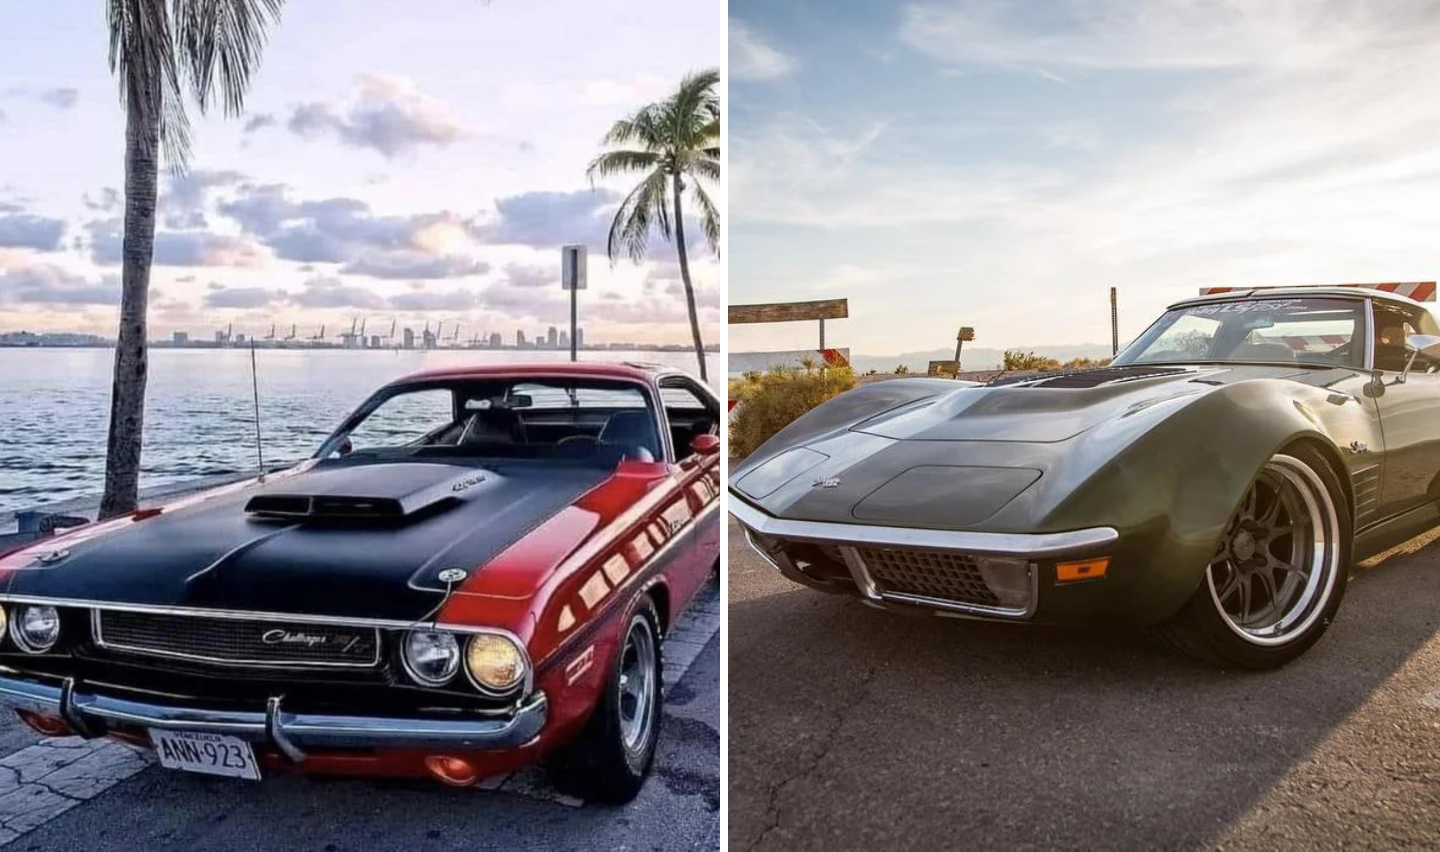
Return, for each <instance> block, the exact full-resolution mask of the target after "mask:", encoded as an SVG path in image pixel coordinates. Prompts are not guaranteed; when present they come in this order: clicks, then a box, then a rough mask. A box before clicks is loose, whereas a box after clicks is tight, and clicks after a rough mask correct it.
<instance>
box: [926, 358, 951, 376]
mask: <svg viewBox="0 0 1440 852" xmlns="http://www.w3.org/2000/svg"><path fill="white" fill-rule="evenodd" d="M925 375H927V376H953V375H955V362H954V361H931V362H930V366H929V367H927V368H926V369H925Z"/></svg>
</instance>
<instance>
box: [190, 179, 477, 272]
mask: <svg viewBox="0 0 1440 852" xmlns="http://www.w3.org/2000/svg"><path fill="white" fill-rule="evenodd" d="M216 209H217V210H218V211H219V212H220V214H221V215H224V216H227V217H229V218H231V219H234V220H235V221H236V222H238V223H239V224H240V226H241V228H242V229H243V230H244V231H245V232H246V233H248V234H251V235H253V236H255V237H256V238H258V239H259V240H260V242H262V243H263V244H264V245H266V246H268V247H270V248H271V249H272V250H273V251H274V252H275V254H276V255H277V256H278V257H280V258H281V259H284V260H294V261H300V262H302V263H342V264H345V266H344V267H343V268H342V270H341V271H342V272H346V273H353V274H358V275H369V276H372V277H376V278H390V279H403V278H430V279H434V278H459V277H464V276H467V275H480V274H484V273H485V272H486V271H488V270H489V265H488V264H485V263H483V262H481V261H478V260H475V259H474V258H471V257H467V256H463V255H458V254H454V253H453V252H448V251H446V250H445V249H446V246H447V245H449V244H452V243H453V242H454V240H455V239H463V238H464V237H465V229H464V224H463V222H462V221H461V219H460V217H459V216H456V215H454V214H452V213H443V212H442V213H419V214H413V215H407V216H377V215H375V214H374V213H373V212H372V211H371V210H370V206H369V205H368V204H366V203H365V202H363V201H360V200H359V199H355V198H343V197H340V198H326V199H321V200H317V201H293V200H291V198H290V196H289V191H288V189H287V187H285V186H284V185H283V184H263V185H255V184H244V185H242V186H240V187H239V190H238V192H237V194H236V197H235V198H233V199H231V200H227V201H222V202H220V203H219V204H218V205H217V206H216Z"/></svg>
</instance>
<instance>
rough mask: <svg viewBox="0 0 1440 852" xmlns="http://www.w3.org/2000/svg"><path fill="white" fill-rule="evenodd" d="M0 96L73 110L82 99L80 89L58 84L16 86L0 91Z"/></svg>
mask: <svg viewBox="0 0 1440 852" xmlns="http://www.w3.org/2000/svg"><path fill="white" fill-rule="evenodd" d="M0 96H3V97H7V98H23V99H26V100H33V101H35V102H37V103H42V104H45V105H47V106H52V107H55V108H56V109H59V110H71V109H74V108H75V104H76V103H77V102H78V101H79V100H80V91H79V90H78V89H75V88H72V87H69V86H57V87H55V88H51V89H37V88H33V87H28V86H14V87H11V88H9V89H6V90H5V91H4V92H0Z"/></svg>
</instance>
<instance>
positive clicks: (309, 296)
mask: <svg viewBox="0 0 1440 852" xmlns="http://www.w3.org/2000/svg"><path fill="white" fill-rule="evenodd" d="M290 301H291V302H292V303H294V304H296V305H298V306H300V307H302V308H363V309H366V310H378V309H380V308H384V307H385V306H386V302H385V300H384V299H382V298H380V296H379V295H378V294H376V293H374V292H372V291H370V290H367V289H365V288H364V287H356V286H354V285H350V284H346V283H344V282H343V281H341V280H340V279H339V278H311V279H310V280H309V281H306V282H305V289H304V290H302V291H301V292H299V293H296V294H294V295H292V296H291V297H290Z"/></svg>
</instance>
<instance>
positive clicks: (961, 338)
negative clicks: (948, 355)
mask: <svg viewBox="0 0 1440 852" xmlns="http://www.w3.org/2000/svg"><path fill="white" fill-rule="evenodd" d="M974 339H975V329H973V328H971V327H970V326H968V325H965V326H961V327H960V333H959V334H956V335H955V378H957V379H958V378H960V347H961V346H964V345H965V341H967V340H974Z"/></svg>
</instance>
